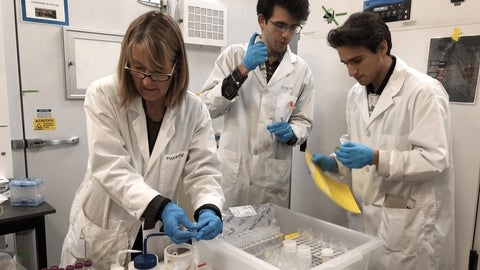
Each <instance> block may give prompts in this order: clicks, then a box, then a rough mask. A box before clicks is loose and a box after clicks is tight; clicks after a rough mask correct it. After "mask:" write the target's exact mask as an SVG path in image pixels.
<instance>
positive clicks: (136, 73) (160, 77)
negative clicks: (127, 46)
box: [124, 62, 177, 82]
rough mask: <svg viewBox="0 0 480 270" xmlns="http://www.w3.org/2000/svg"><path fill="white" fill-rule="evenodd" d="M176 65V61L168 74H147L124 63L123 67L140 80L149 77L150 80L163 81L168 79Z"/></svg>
mask: <svg viewBox="0 0 480 270" xmlns="http://www.w3.org/2000/svg"><path fill="white" fill-rule="evenodd" d="M176 65H177V62H175V64H174V65H173V67H172V71H171V72H170V73H169V74H161V73H154V74H148V73H145V72H142V71H140V70H136V69H132V68H129V67H128V65H127V64H125V67H124V68H125V69H126V70H128V71H130V75H132V77H135V78H138V79H142V80H143V79H145V78H146V77H149V78H150V79H151V80H152V81H156V82H165V81H168V80H170V78H172V75H173V71H174V70H175V66H176Z"/></svg>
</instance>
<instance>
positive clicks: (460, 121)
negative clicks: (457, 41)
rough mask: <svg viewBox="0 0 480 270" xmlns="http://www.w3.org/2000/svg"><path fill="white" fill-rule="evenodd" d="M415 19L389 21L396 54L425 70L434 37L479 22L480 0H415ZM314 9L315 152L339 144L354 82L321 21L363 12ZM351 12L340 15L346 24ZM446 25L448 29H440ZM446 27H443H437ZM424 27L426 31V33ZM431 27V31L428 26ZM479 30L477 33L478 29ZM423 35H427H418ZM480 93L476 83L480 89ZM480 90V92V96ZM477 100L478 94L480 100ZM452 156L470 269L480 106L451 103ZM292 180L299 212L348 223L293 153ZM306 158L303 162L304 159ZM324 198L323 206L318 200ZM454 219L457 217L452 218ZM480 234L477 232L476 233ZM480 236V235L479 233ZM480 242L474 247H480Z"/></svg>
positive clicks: (462, 253) (310, 53)
mask: <svg viewBox="0 0 480 270" xmlns="http://www.w3.org/2000/svg"><path fill="white" fill-rule="evenodd" d="M412 2H413V3H412V20H411V21H409V22H408V23H407V24H405V23H402V22H393V23H388V25H389V27H390V29H391V31H392V39H393V49H392V54H394V55H397V56H398V57H400V58H402V59H404V60H406V61H407V63H409V64H410V65H411V66H413V67H415V68H417V69H418V70H420V71H423V72H425V71H426V62H427V61H426V59H427V57H428V54H427V53H426V52H427V51H428V47H427V44H426V43H425V42H428V39H429V38H430V37H434V36H435V35H437V34H441V37H445V36H447V37H448V36H449V35H451V31H448V30H445V29H452V30H453V27H455V26H458V27H460V28H461V29H462V25H467V24H470V25H471V24H476V25H478V24H479V23H480V19H479V17H478V10H480V2H478V1H471V0H470V1H469V0H466V1H465V2H463V3H462V4H461V5H460V6H454V5H453V4H451V3H450V1H449V0H413V1H412ZM310 4H311V7H312V13H311V15H310V18H309V21H308V22H307V25H306V27H304V31H302V35H301V40H300V43H299V53H300V55H301V56H304V58H305V59H306V61H307V62H309V64H310V65H311V66H312V69H314V76H315V77H314V78H315V82H316V104H317V106H316V107H315V110H316V114H315V119H314V120H315V126H314V130H313V134H312V136H311V138H310V139H309V142H308V145H309V148H310V149H311V150H312V151H320V152H324V153H329V152H331V151H332V148H333V147H334V146H335V145H336V144H338V136H339V135H340V134H342V133H344V132H345V131H346V124H345V112H344V105H345V96H346V92H347V90H348V88H349V87H350V86H351V85H352V84H353V81H352V79H351V78H349V77H348V75H347V71H346V70H345V68H344V66H343V65H342V64H341V63H340V62H339V60H338V55H337V52H336V51H335V50H334V49H332V48H330V47H328V46H327V44H326V40H325V36H326V33H327V32H328V31H329V30H330V29H332V28H334V27H336V25H334V24H333V23H332V24H327V23H326V22H325V20H324V19H323V14H324V11H323V9H322V6H325V7H326V8H327V9H329V8H333V9H334V10H335V11H336V13H339V12H347V13H348V14H351V13H353V12H356V11H361V9H362V5H363V1H360V0H350V1H336V0H324V1H310ZM347 17H348V16H344V17H336V19H337V21H338V22H339V23H340V24H342V23H343V22H344V21H345V20H346V19H347ZM442 27H446V28H442ZM475 27H476V26H473V27H472V26H469V27H468V28H467V27H466V26H465V29H468V31H465V34H477V35H480V26H479V27H478V29H476V28H475ZM440 28H442V29H443V31H440V30H439V29H440ZM421 29H426V30H425V32H422V30H421ZM429 29H431V30H429ZM474 32H476V33H474ZM421 33H424V34H425V35H424V36H421V37H420V36H419V35H421ZM478 91H480V89H478V87H477V92H478ZM478 96H479V93H477V97H478ZM477 99H478V98H477ZM450 107H451V113H452V132H453V140H454V141H453V147H454V151H453V156H454V167H455V176H456V182H455V197H456V202H455V203H456V205H455V211H456V216H455V220H456V245H455V246H456V251H455V252H456V258H457V263H456V269H467V265H468V252H469V250H470V245H471V241H472V236H473V223H474V218H475V206H476V198H477V188H478V183H477V181H478V171H479V161H480V156H479V152H478V151H477V150H478V149H480V141H479V140H478V138H479V134H480V124H479V122H478V119H477V118H478V117H476V116H477V115H479V114H480V105H479V104H478V102H477V103H476V104H451V106H450ZM295 157H296V158H295V160H294V170H295V169H296V170H297V172H298V173H297V174H294V181H296V183H297V185H296V186H295V187H296V190H295V193H294V194H293V197H292V199H293V201H292V207H295V210H298V211H302V212H306V213H309V214H312V215H314V216H317V217H319V218H321V219H325V220H329V221H332V222H336V223H338V224H341V225H344V224H345V223H344V222H345V219H344V216H342V215H343V214H342V213H344V211H343V210H342V209H340V208H339V207H337V206H336V205H333V204H332V203H331V202H324V201H325V200H326V201H328V199H326V197H325V196H324V195H323V194H321V193H320V192H319V191H318V190H315V187H314V185H313V184H312V183H311V180H310V179H309V176H308V174H305V173H303V174H304V175H302V172H301V170H305V168H301V166H303V167H304V165H303V163H304V161H303V160H301V159H303V156H302V155H301V154H299V153H296V154H295ZM302 162H303V163H302ZM320 201H322V202H324V203H323V204H321V205H319V204H318V203H319V202H320ZM452 218H453V217H452ZM477 235H478V232H477ZM477 238H478V237H477ZM479 244H480V243H479V241H478V240H477V241H476V245H475V247H476V248H477V250H478V248H479V246H480V245H479Z"/></svg>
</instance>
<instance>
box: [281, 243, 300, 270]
mask: <svg viewBox="0 0 480 270" xmlns="http://www.w3.org/2000/svg"><path fill="white" fill-rule="evenodd" d="M296 267H297V241H295V240H293V239H290V240H284V241H283V247H282V252H281V258H280V269H285V270H293V269H296Z"/></svg>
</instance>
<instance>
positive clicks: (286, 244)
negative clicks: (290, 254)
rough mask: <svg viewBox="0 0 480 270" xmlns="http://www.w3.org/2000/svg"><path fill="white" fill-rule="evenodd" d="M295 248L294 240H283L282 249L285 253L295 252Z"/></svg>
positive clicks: (295, 242)
mask: <svg viewBox="0 0 480 270" xmlns="http://www.w3.org/2000/svg"><path fill="white" fill-rule="evenodd" d="M296 248H297V241H295V240H291V239H290V240H284V241H283V249H284V250H287V251H295V249H296Z"/></svg>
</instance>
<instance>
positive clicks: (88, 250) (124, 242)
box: [80, 220, 132, 269]
mask: <svg viewBox="0 0 480 270" xmlns="http://www.w3.org/2000/svg"><path fill="white" fill-rule="evenodd" d="M131 229H132V224H131V223H128V222H126V221H123V220H108V221H107V222H105V223H104V224H102V226H99V225H97V224H94V223H89V224H87V225H85V226H84V227H83V228H82V230H81V236H80V237H81V239H83V241H84V243H85V258H86V259H90V260H91V261H92V262H94V263H95V269H110V265H112V264H114V263H115V262H116V256H117V253H118V252H119V251H121V250H127V249H129V248H130V241H131V240H130V239H131V237H130V231H131ZM128 258H129V255H128V254H125V257H124V258H121V259H120V263H121V265H124V266H126V265H127V264H128Z"/></svg>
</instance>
